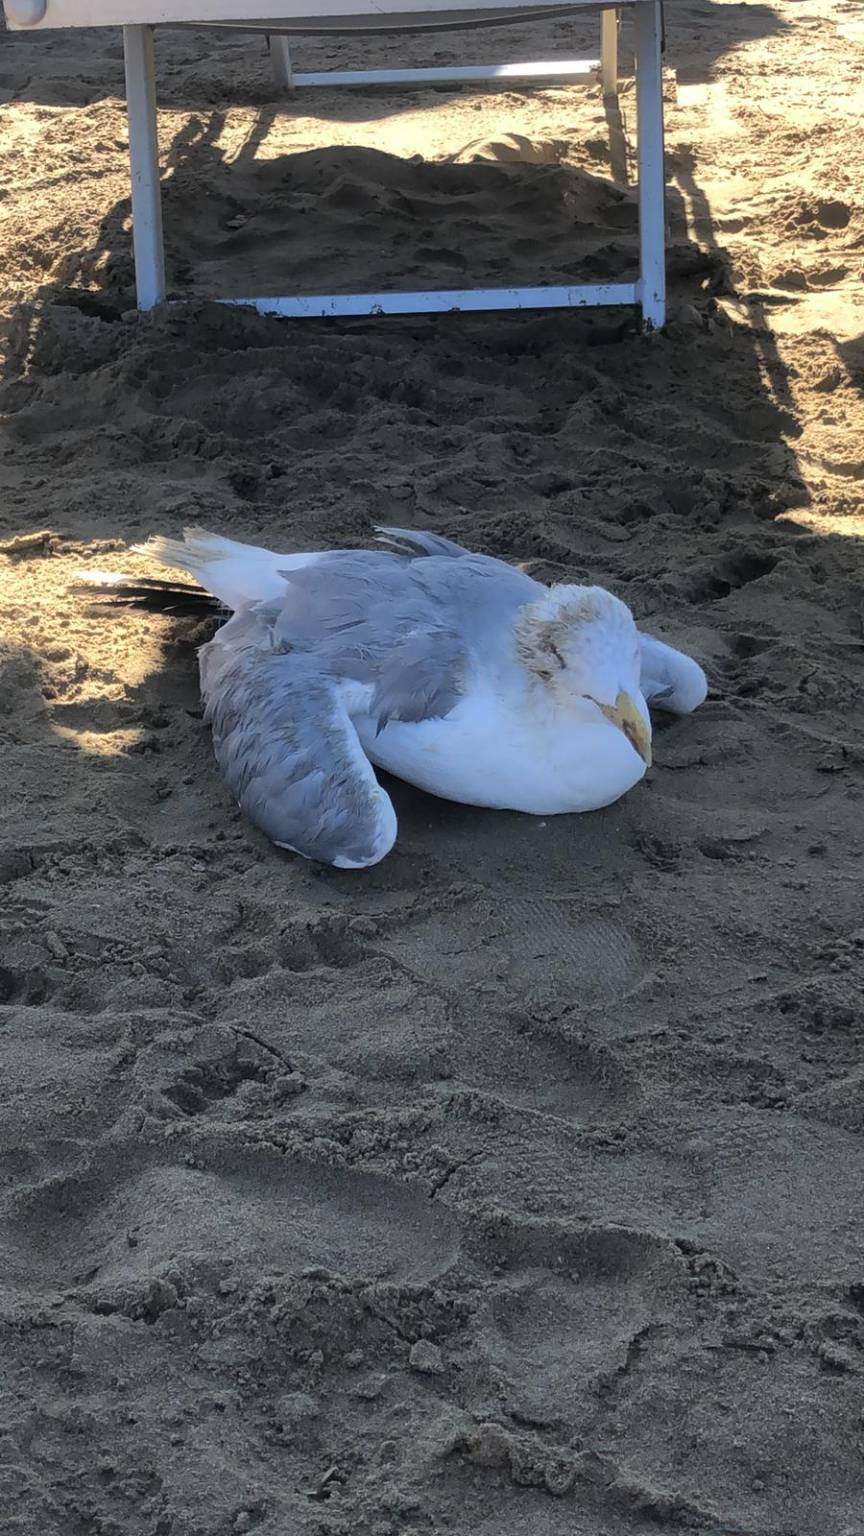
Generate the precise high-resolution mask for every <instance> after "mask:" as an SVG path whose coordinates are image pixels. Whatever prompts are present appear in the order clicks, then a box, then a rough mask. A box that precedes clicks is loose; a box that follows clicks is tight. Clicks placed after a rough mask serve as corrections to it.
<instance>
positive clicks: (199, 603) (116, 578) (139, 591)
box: [75, 571, 227, 619]
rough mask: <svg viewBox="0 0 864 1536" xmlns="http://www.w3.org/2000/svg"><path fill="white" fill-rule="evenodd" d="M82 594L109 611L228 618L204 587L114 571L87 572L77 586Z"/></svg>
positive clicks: (216, 598) (217, 600)
mask: <svg viewBox="0 0 864 1536" xmlns="http://www.w3.org/2000/svg"><path fill="white" fill-rule="evenodd" d="M75 589H76V591H79V592H89V593H90V595H91V597H92V598H93V600H94V602H96V603H97V605H98V606H100V607H106V608H139V609H142V610H143V611H144V612H149V613H169V614H171V615H172V617H174V618H195V619H201V618H206V617H209V616H211V615H213V616H214V617H218V616H219V615H220V614H221V615H222V616H224V617H227V613H226V609H225V606H224V604H223V603H220V601H219V599H218V597H213V596H211V594H210V593H209V592H205V591H204V590H203V588H202V587H192V586H188V585H187V584H186V583H185V582H181V581H155V580H150V579H148V578H146V577H144V578H140V579H137V580H136V579H134V578H131V577H125V576H120V575H118V574H117V573H116V572H114V571H84V572H83V573H82V575H81V577H80V579H79V580H78V581H77V582H76V583H75Z"/></svg>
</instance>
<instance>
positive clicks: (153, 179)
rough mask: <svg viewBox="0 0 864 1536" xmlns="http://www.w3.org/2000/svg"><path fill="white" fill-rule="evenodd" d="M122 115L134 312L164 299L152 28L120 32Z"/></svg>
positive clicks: (163, 254) (134, 28)
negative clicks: (128, 175) (128, 172)
mask: <svg viewBox="0 0 864 1536" xmlns="http://www.w3.org/2000/svg"><path fill="white" fill-rule="evenodd" d="M123 51H124V56H125V60H126V112H127V116H128V120H129V161H130V167H131V181H132V244H133V248H134V251H135V283H136V288H137V293H138V308H139V309H152V308H153V307H154V305H156V304H161V303H162V302H163V301H164V298H165V250H164V243H163V237H162V198H161V189H160V186H159V140H158V138H157V134H156V72H155V67H154V59H153V29H152V27H139V26H134V27H124V28H123Z"/></svg>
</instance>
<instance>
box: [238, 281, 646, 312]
mask: <svg viewBox="0 0 864 1536" xmlns="http://www.w3.org/2000/svg"><path fill="white" fill-rule="evenodd" d="M639 300H640V284H639V283H596V284H586V285H585V286H582V287H573V288H564V287H550V288H454V289H431V290H426V291H419V292H417V293H336V294H323V295H314V296H313V295H305V296H298V297H292V298H261V299H220V300H219V301H218V302H219V303H220V304H242V305H246V306H247V307H250V308H252V309H257V311H258V313H259V315H284V316H286V317H287V318H290V319H292V320H294V319H304V318H308V319H318V320H320V319H322V318H326V317H328V316H332V317H333V318H337V317H344V316H357V317H360V318H362V317H363V316H370V315H446V314H450V313H460V312H462V311H470V310H495V309H584V308H587V307H588V306H595V305H617V304H638V303H639Z"/></svg>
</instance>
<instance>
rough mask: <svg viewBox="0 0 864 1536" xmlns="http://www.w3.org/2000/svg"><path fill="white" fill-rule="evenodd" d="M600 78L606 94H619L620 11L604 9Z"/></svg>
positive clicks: (601, 31) (601, 25)
mask: <svg viewBox="0 0 864 1536" xmlns="http://www.w3.org/2000/svg"><path fill="white" fill-rule="evenodd" d="M600 58H601V61H602V62H601V67H600V80H601V84H602V86H603V95H604V96H617V95H618V12H617V11H614V10H613V11H603V13H602V15H601V17H600Z"/></svg>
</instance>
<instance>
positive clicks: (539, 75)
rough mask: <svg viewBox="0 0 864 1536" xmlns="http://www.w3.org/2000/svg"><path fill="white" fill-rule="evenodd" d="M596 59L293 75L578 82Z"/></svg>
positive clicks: (346, 81)
mask: <svg viewBox="0 0 864 1536" xmlns="http://www.w3.org/2000/svg"><path fill="white" fill-rule="evenodd" d="M599 68H600V60H599V59H550V60H546V61H544V60H541V61H539V62H537V63H529V64H467V65H458V66H452V65H451V66H450V67H449V68H448V67H442V68H440V69H347V70H337V69H334V70H325V71H323V72H322V73H320V74H309V73H305V74H303V73H298V74H292V76H291V84H292V85H294V86H298V85H318V86H321V85H325V86H326V85H448V84H451V83H452V84H453V85H462V84H465V83H466V82H468V81H472V80H473V81H478V80H563V81H567V80H579V79H581V78H582V77H583V76H584V75H590V74H592V73H593V72H594V71H595V70H598V69H599Z"/></svg>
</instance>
